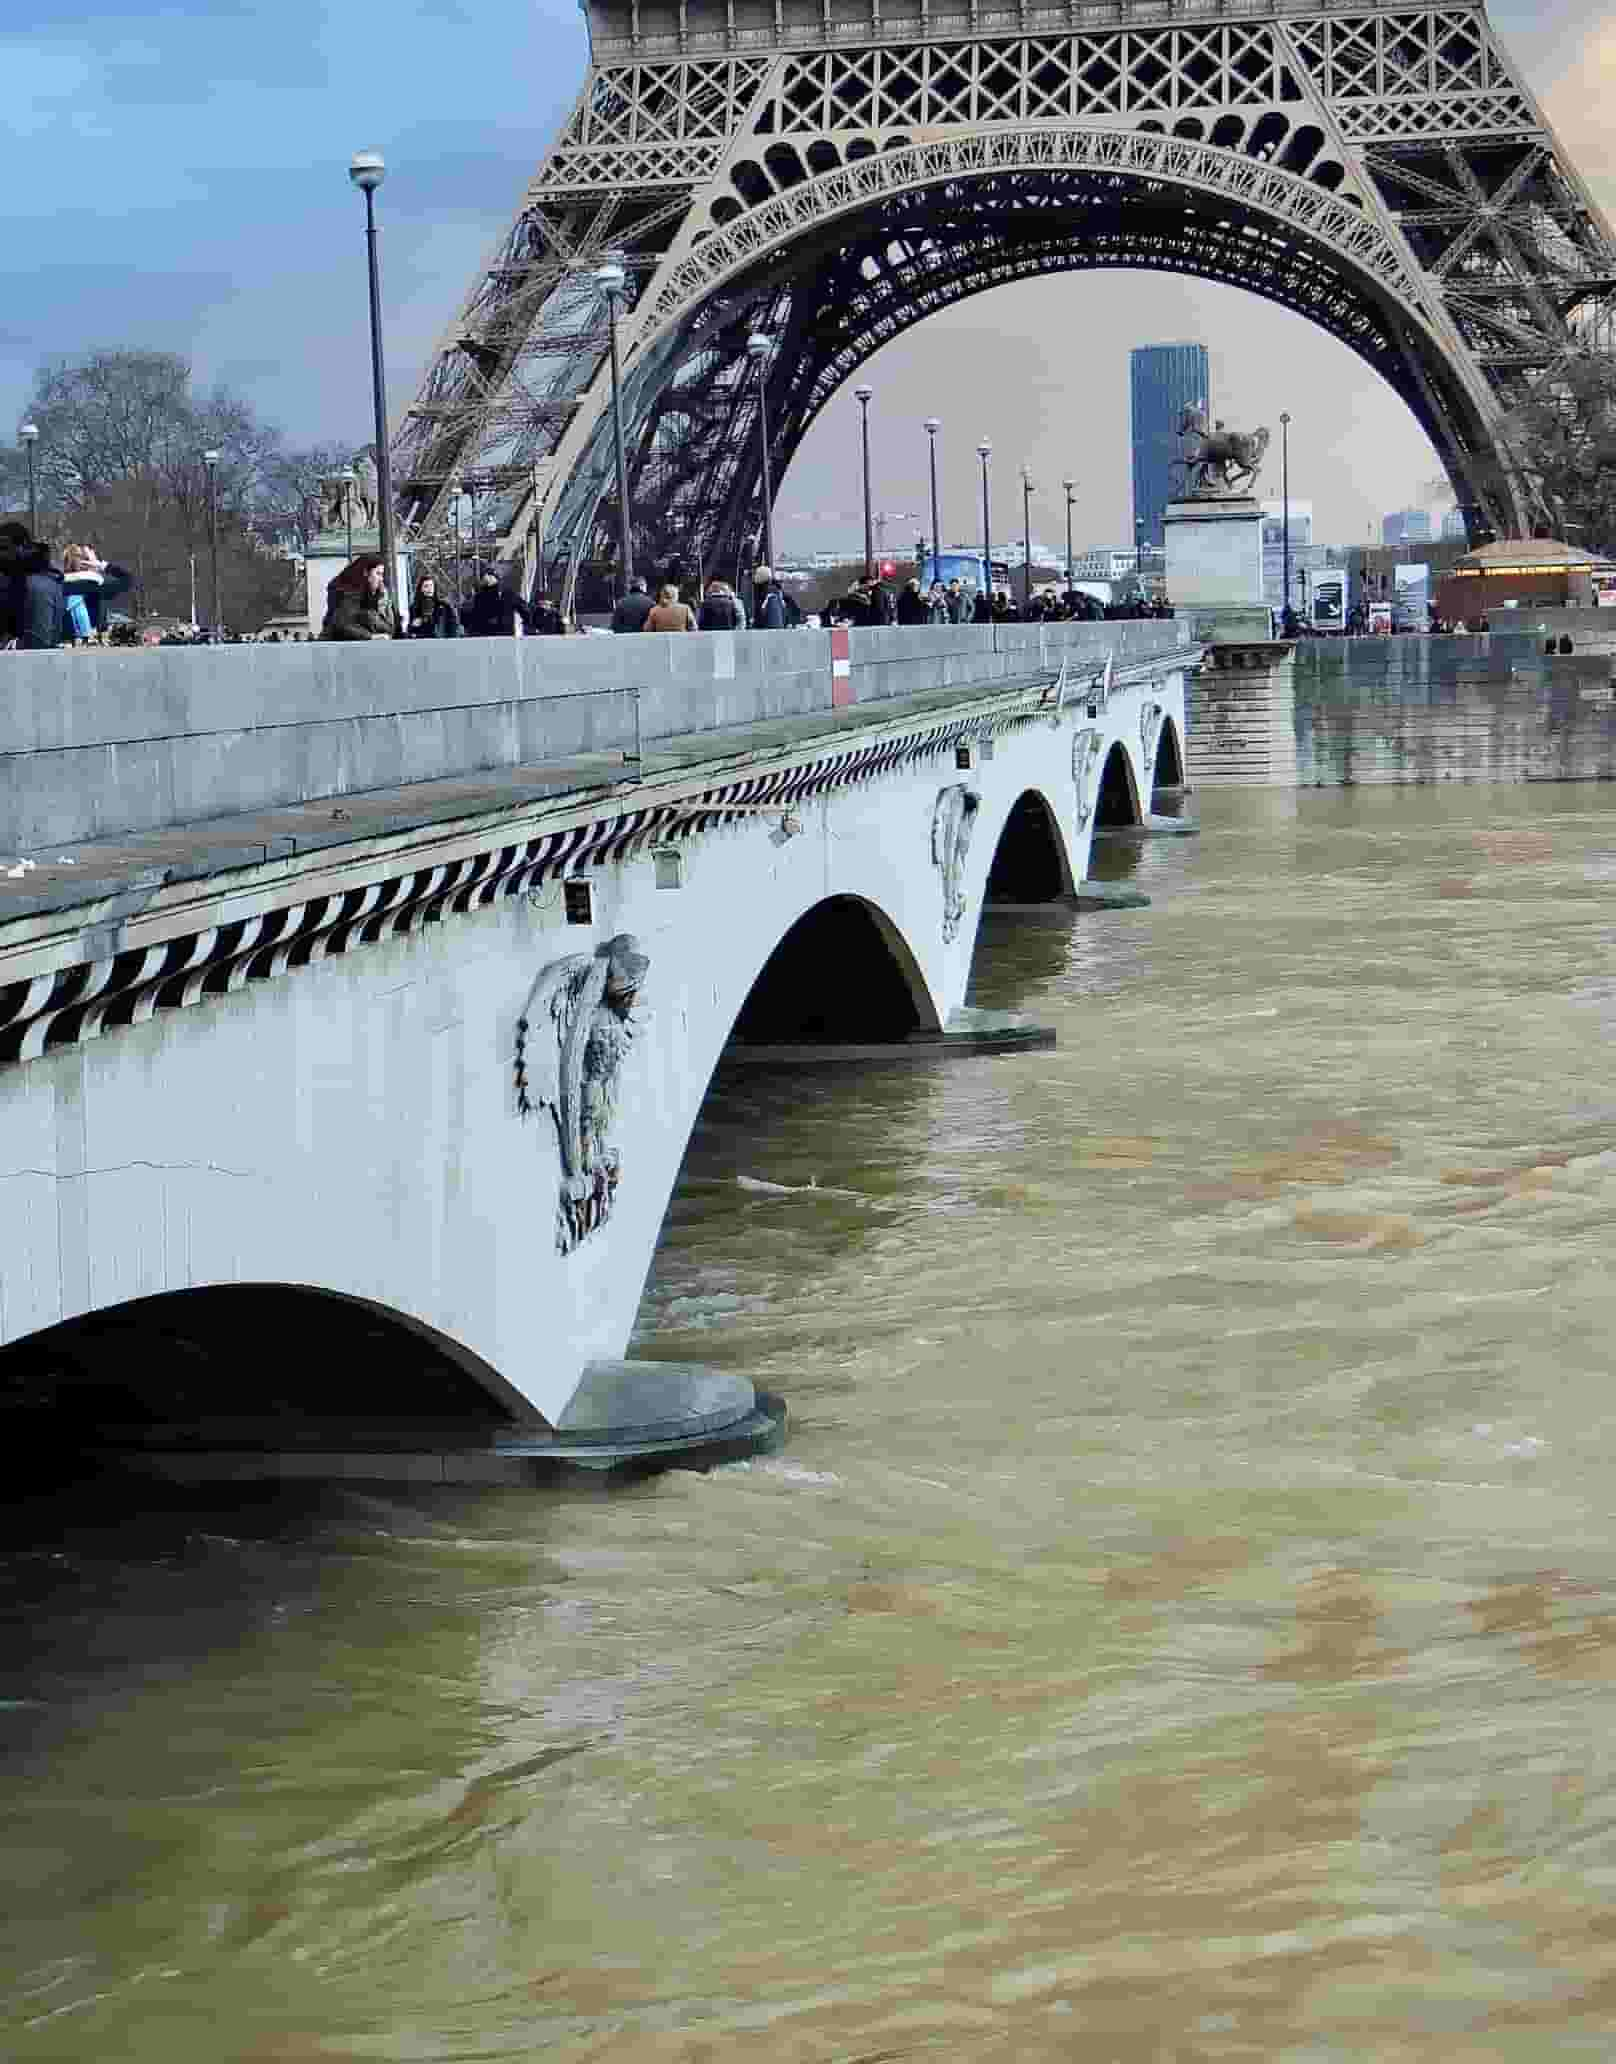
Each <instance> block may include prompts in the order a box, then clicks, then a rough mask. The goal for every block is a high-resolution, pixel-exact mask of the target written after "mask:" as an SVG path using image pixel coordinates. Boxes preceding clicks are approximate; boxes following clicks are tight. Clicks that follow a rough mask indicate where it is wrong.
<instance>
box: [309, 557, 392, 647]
mask: <svg viewBox="0 0 1616 2064" xmlns="http://www.w3.org/2000/svg"><path fill="white" fill-rule="evenodd" d="M320 636H321V638H322V639H324V640H326V641H328V642H330V643H333V644H343V643H346V642H351V641H356V640H359V639H362V638H396V637H397V636H398V620H397V618H396V617H395V616H394V614H393V605H392V603H391V601H390V600H389V599H388V594H387V581H386V578H385V576H384V573H383V569H382V561H381V557H380V555H379V554H378V553H375V552H361V553H360V555H359V557H358V558H357V559H351V560H350V561H349V562H348V564H347V565H346V566H345V567H344V568H343V569H342V571H341V573H339V574H338V575H337V576H336V577H335V579H334V580H333V581H332V583H331V585H330V587H329V588H327V589H326V595H325V622H324V623H323V624H322V625H321V627H320Z"/></svg>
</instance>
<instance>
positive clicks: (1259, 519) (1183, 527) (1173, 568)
mask: <svg viewBox="0 0 1616 2064" xmlns="http://www.w3.org/2000/svg"><path fill="white" fill-rule="evenodd" d="M1165 528H1166V536H1167V598H1168V600H1169V601H1170V602H1171V603H1172V604H1173V606H1174V608H1175V609H1179V610H1183V611H1186V612H1187V611H1192V610H1193V611H1197V612H1198V611H1201V610H1204V609H1216V608H1218V607H1220V606H1224V607H1227V606H1230V605H1233V606H1236V607H1243V608H1245V609H1251V608H1259V609H1261V610H1262V612H1263V614H1262V626H1263V630H1264V632H1265V633H1266V631H1267V628H1268V615H1267V603H1266V602H1265V601H1264V598H1263V514H1262V505H1261V503H1260V502H1258V501H1256V500H1255V499H1254V498H1253V497H1252V496H1250V495H1205V496H1191V497H1186V498H1185V499H1184V500H1183V501H1177V502H1169V503H1168V504H1167V513H1166V518H1165Z"/></svg>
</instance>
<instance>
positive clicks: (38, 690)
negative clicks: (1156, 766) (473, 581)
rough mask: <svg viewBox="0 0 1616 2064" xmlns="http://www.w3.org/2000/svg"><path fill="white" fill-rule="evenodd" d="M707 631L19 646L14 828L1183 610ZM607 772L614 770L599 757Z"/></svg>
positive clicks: (764, 717) (903, 681)
mask: <svg viewBox="0 0 1616 2064" xmlns="http://www.w3.org/2000/svg"><path fill="white" fill-rule="evenodd" d="M835 635H836V634H833V633H832V632H829V631H808V630H804V631H750V632H740V633H730V632H706V633H699V634H697V635H695V636H692V637H683V638H680V637H655V636H646V635H642V636H639V637H630V638H611V637H604V638H522V639H503V638H466V639H458V640H455V641H453V642H445V643H434V642H422V643H419V644H414V643H410V644H397V643H387V644H377V643H370V644H363V643H356V644H344V645H321V644H313V645H238V646H222V647H218V648H206V647H204V648H195V647H170V648H161V647H160V648H158V649H156V650H153V651H146V652H125V651H117V650H95V651H88V652H19V653H10V654H7V655H6V657H5V660H4V668H5V684H6V694H5V697H4V699H3V702H0V825H3V826H4V833H3V838H4V850H6V851H7V852H13V853H16V852H21V853H28V852H31V851H35V850H38V849H40V848H43V847H47V846H51V845H66V844H69V843H71V842H73V841H75V840H81V839H95V838H107V837H116V836H118V835H120V834H124V833H137V832H142V831H152V830H157V829H160V828H163V827H166V826H172V825H184V824H195V823H199V822H202V821H204V820H206V819H208V818H211V817H214V816H218V815H221V814H224V813H226V812H231V811H250V810H270V809H276V808H283V807H285V806H287V805H290V804H296V803H303V802H314V801H318V800H320V799H322V798H324V797H338V796H346V795H356V794H361V793H363V792H365V791H366V790H375V789H385V788H393V787H398V786H402V785H403V784H405V783H409V782H417V781H432V780H436V779H441V778H443V777H446V776H452V775H464V774H472V773H479V772H483V771H487V770H490V769H495V768H527V767H542V766H544V765H546V764H554V763H557V762H564V761H566V760H568V759H573V758H576V757H578V756H580V755H590V754H603V755H609V756H614V757H615V758H616V759H617V760H619V761H621V760H623V759H625V758H626V757H628V756H630V755H632V754H633V753H634V752H635V751H636V750H637V749H638V747H639V746H640V744H641V743H642V742H643V743H645V744H652V743H654V742H655V741H656V740H657V739H663V738H673V737H677V736H680V735H682V734H686V733H691V732H704V731H713V730H718V729H721V728H724V727H726V726H734V725H740V724H749V723H757V722H760V721H768V720H770V719H777V718H782V717H793V716H805V715H812V714H814V713H816V712H818V711H823V712H825V713H826V715H827V717H829V716H830V713H831V711H832V709H833V707H835V706H836V705H838V704H841V703H843V702H846V701H848V700H851V701H852V702H854V703H859V704H864V703H870V702H879V701H884V700H888V699H890V698H893V697H896V696H904V695H913V694H917V693H924V692H925V691H927V690H930V689H942V688H950V687H969V686H971V685H972V684H974V683H978V682H980V683H981V684H982V686H983V687H984V688H992V687H996V686H1000V685H1003V684H1006V683H1009V682H1013V681H1016V680H1018V679H1026V678H1028V677H1030V676H1036V675H1038V674H1040V673H1045V672H1048V671H1050V670H1052V669H1054V668H1058V667H1059V666H1060V665H1061V664H1062V662H1063V660H1065V661H1069V662H1070V664H1071V665H1072V666H1073V667H1074V668H1079V669H1092V668H1097V667H1099V666H1101V665H1103V664H1104V661H1105V658H1106V656H1107V654H1108V653H1114V654H1115V657H1116V660H1117V663H1118V664H1119V665H1121V664H1126V663H1128V662H1130V661H1131V660H1134V659H1136V658H1144V657H1146V656H1147V655H1149V654H1152V653H1156V652H1161V651H1164V650H1173V649H1176V647H1177V646H1179V645H1181V644H1186V643H1187V642H1188V641H1189V635H1190V634H1189V631H1188V629H1187V628H1184V627H1181V626H1179V625H1177V624H1174V623H1170V622H1160V621H1149V620H1147V621H1141V622H1128V623H1100V624H1051V625H1038V624H1007V625H1001V626H993V627H989V626H983V627H982V628H980V629H977V628H974V627H967V626H963V625H962V626H961V627H959V628H958V629H946V630H945V629H929V628H917V629H914V630H873V631H853V632H851V633H848V634H846V635H847V637H848V640H849V648H850V665H849V667H848V670H847V673H846V674H845V675H844V676H843V677H841V678H838V677H837V675H836V674H835V672H834V669H833V664H832V643H833V638H834V637H835ZM596 778H597V779H605V778H610V777H609V776H603V775H599V774H597V776H596Z"/></svg>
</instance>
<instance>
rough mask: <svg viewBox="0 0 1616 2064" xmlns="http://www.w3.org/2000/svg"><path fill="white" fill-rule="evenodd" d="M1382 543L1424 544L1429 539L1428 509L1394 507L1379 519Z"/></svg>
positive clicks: (1428, 541)
mask: <svg viewBox="0 0 1616 2064" xmlns="http://www.w3.org/2000/svg"><path fill="white" fill-rule="evenodd" d="M1380 541H1381V543H1382V544H1383V545H1425V544H1429V543H1430V541H1431V512H1430V511H1429V510H1428V509H1394V510H1393V511H1392V513H1391V514H1390V515H1389V516H1382V517H1381V519H1380Z"/></svg>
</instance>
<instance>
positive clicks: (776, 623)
mask: <svg viewBox="0 0 1616 2064" xmlns="http://www.w3.org/2000/svg"><path fill="white" fill-rule="evenodd" d="M752 614H753V616H754V617H755V618H756V620H757V628H758V629H759V630H760V631H784V630H789V629H790V627H791V615H792V607H791V605H788V602H787V598H786V591H785V589H784V588H782V587H781V585H780V583H779V581H778V580H777V579H776V578H775V575H774V569H773V568H772V567H768V566H760V567H758V568H757V570H756V571H755V572H754V573H753V575H752ZM797 621H798V622H799V623H800V622H801V621H802V612H801V611H800V610H798V611H797Z"/></svg>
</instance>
